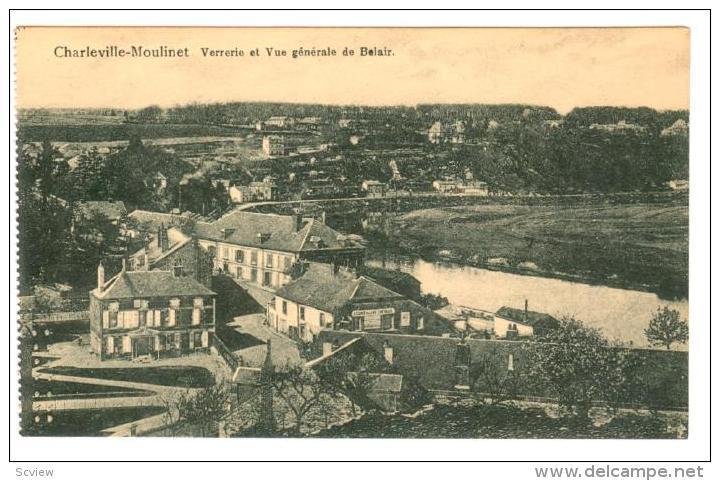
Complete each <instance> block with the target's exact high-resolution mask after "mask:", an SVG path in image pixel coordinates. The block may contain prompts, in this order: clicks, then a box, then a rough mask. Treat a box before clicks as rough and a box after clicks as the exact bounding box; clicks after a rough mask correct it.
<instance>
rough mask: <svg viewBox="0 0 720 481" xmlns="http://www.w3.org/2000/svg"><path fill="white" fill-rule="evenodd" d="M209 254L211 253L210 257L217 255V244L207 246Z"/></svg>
mask: <svg viewBox="0 0 720 481" xmlns="http://www.w3.org/2000/svg"><path fill="white" fill-rule="evenodd" d="M207 251H208V254H210V257H213V258H214V257H215V256H216V255H217V249H216V248H215V246H208V248H207Z"/></svg>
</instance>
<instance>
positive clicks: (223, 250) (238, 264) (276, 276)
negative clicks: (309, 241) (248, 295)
mask: <svg viewBox="0 0 720 481" xmlns="http://www.w3.org/2000/svg"><path fill="white" fill-rule="evenodd" d="M198 243H199V245H200V246H201V247H202V248H203V249H205V250H207V251H211V252H214V259H213V267H214V268H215V269H219V270H222V271H224V272H226V273H227V274H229V275H230V276H232V277H235V278H238V279H242V280H245V281H248V282H252V283H255V284H258V285H261V286H266V287H271V288H278V287H282V286H284V285H285V284H287V283H288V282H290V273H289V272H290V269H291V267H292V266H293V264H294V263H295V261H297V259H298V255H297V254H294V253H291V252H281V251H274V250H268V249H261V248H258V247H246V246H239V245H236V244H230V243H227V242H222V241H212V240H204V239H201V240H199V241H198Z"/></svg>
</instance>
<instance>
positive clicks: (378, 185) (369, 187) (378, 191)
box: [360, 180, 388, 197]
mask: <svg viewBox="0 0 720 481" xmlns="http://www.w3.org/2000/svg"><path fill="white" fill-rule="evenodd" d="M360 188H361V189H362V190H363V192H365V193H366V194H367V196H368V197H382V196H384V195H385V192H387V190H388V187H387V184H385V183H383V182H380V181H378V180H364V181H363V182H362V184H361V185H360Z"/></svg>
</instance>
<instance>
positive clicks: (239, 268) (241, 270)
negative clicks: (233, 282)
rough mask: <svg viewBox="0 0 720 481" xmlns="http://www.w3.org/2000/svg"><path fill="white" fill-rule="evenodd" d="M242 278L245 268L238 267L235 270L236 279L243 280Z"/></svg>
mask: <svg viewBox="0 0 720 481" xmlns="http://www.w3.org/2000/svg"><path fill="white" fill-rule="evenodd" d="M242 276H243V268H242V267H240V266H238V267H237V269H236V270H235V277H237V278H238V279H242Z"/></svg>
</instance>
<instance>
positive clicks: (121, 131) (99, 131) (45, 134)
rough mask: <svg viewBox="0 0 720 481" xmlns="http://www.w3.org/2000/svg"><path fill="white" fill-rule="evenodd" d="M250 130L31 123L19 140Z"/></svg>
mask: <svg viewBox="0 0 720 481" xmlns="http://www.w3.org/2000/svg"><path fill="white" fill-rule="evenodd" d="M247 132H248V130H247V129H242V128H234V127H221V126H215V125H196V124H139V123H138V124H136V123H114V122H113V123H94V122H93V123H90V124H81V123H75V124H44V125H40V124H29V123H25V122H22V121H21V122H20V125H19V127H18V137H19V138H21V139H23V141H25V142H41V141H43V140H49V141H51V142H99V141H114V140H128V139H130V138H131V137H132V136H134V135H137V136H139V137H140V138H141V139H157V138H173V137H218V136H220V137H225V136H237V135H241V134H245V133H247Z"/></svg>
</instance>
